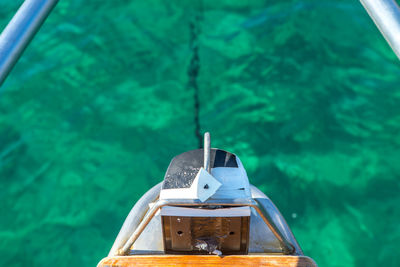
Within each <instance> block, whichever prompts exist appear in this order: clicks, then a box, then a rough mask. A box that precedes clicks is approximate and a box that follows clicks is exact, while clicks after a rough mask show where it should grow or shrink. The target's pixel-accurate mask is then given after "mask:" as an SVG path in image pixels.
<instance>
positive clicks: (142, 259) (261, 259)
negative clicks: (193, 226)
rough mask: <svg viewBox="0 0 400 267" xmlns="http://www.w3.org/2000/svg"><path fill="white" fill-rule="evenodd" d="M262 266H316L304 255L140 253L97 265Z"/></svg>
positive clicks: (125, 266) (107, 266)
mask: <svg viewBox="0 0 400 267" xmlns="http://www.w3.org/2000/svg"><path fill="white" fill-rule="evenodd" d="M239 265H240V266H243V267H244V266H264V267H316V266H317V265H316V264H315V262H314V261H313V260H312V259H311V258H309V257H304V256H300V257H297V256H268V255H245V256H243V255H240V256H239V255H235V256H224V257H218V256H208V255H207V256H205V255H152V256H150V255H140V256H118V257H107V258H104V259H103V260H102V261H101V262H100V263H99V264H98V265H97V267H111V266H112V267H117V266H118V267H127V266H129V267H130V266H149V267H150V266H151V267H156V266H216V267H217V266H239Z"/></svg>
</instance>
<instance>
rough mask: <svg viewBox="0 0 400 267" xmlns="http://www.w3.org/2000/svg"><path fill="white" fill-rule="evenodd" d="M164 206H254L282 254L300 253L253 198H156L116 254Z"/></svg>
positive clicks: (123, 250)
mask: <svg viewBox="0 0 400 267" xmlns="http://www.w3.org/2000/svg"><path fill="white" fill-rule="evenodd" d="M165 206H175V207H176V206H178V207H193V206H195V207H198V206H227V207H243V206H247V207H251V208H254V209H255V211H256V212H257V213H258V215H260V217H261V218H262V219H263V221H264V223H265V224H266V225H267V226H268V228H269V229H270V230H271V232H272V233H273V234H274V236H275V237H276V238H277V239H278V241H279V243H280V245H281V247H282V251H283V253H284V254H289V255H302V252H301V251H298V250H297V249H296V247H295V246H294V245H293V244H291V243H290V242H289V241H288V240H286V238H285V237H284V236H283V234H282V233H281V231H280V230H279V228H278V227H277V226H276V225H275V224H274V222H273V220H272V219H271V218H270V217H269V215H268V212H266V211H265V210H263V207H262V205H259V204H258V202H257V201H256V200H254V199H242V200H240V199H237V200H233V199H218V200H212V201H210V202H200V201H197V200H192V199H168V200H166V199H163V200H158V201H157V202H155V203H154V205H153V206H152V207H151V208H150V210H149V211H148V212H147V214H146V215H145V216H144V218H143V220H142V221H141V222H140V224H139V225H138V226H137V228H136V229H135V231H134V232H133V233H132V235H131V236H130V237H129V238H128V240H127V241H126V242H125V244H124V245H123V246H122V247H121V248H120V249H119V250H118V254H117V256H118V255H119V256H122V255H127V254H129V252H130V249H131V247H132V245H133V243H135V241H136V240H137V239H138V238H139V236H140V234H141V233H142V232H143V230H144V229H145V228H146V226H147V225H148V224H149V223H150V221H151V219H152V218H153V217H154V216H155V214H156V213H157V211H158V210H159V209H161V208H162V207H165Z"/></svg>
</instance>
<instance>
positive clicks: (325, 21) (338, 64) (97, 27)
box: [0, 0, 400, 267]
mask: <svg viewBox="0 0 400 267" xmlns="http://www.w3.org/2000/svg"><path fill="white" fill-rule="evenodd" d="M21 2H22V1H1V2H0V27H4V26H5V25H6V23H7V21H8V20H9V19H10V18H11V17H12V14H13V13H14V12H15V11H16V10H17V8H18V6H19V5H20V3H21ZM399 84H400V65H399V61H398V60H397V59H396V57H395V55H394V54H393V52H392V51H391V50H390V48H389V47H388V45H387V44H386V43H385V41H384V39H383V38H382V37H381V36H380V34H379V32H378V30H377V29H376V28H375V26H374V25H373V23H372V21H371V20H370V19H369V17H368V16H367V14H366V12H365V11H364V10H363V8H362V6H361V5H360V3H359V2H358V1H321V0H308V1H305V0H297V1H282V0H280V1H260V0H253V1H239V0H238V1H227V0H224V1H209V0H204V1H189V0H187V1H161V0H160V1H156V0H151V1H116V0H113V1H81V0H70V1H60V3H59V4H58V6H57V7H56V9H55V10H54V12H53V13H52V14H51V16H50V17H49V19H48V20H47V21H46V23H45V25H44V26H43V28H42V29H41V30H40V32H39V34H38V35H37V36H36V38H35V39H34V41H33V42H32V44H31V46H30V47H29V48H28V49H27V51H26V52H25V53H24V55H23V57H22V58H21V60H20V62H19V63H18V65H17V66H16V68H15V69H14V70H13V71H12V73H11V75H10V77H9V78H8V80H7V81H6V83H5V84H4V85H3V87H1V88H0V216H1V217H0V218H1V220H0V256H1V257H0V266H54V265H57V266H59V267H62V266H78V265H81V266H95V264H96V263H97V262H98V261H99V260H100V259H101V258H102V257H103V256H105V255H106V254H107V253H108V250H109V249H110V247H111V245H112V243H113V241H114V238H115V236H116V235H117V233H118V230H119V228H120V226H121V224H122V222H123V220H124V218H125V216H126V215H127V214H128V212H129V210H130V209H131V207H132V205H133V204H134V203H135V201H136V200H137V199H138V198H139V197H140V196H141V195H142V194H143V193H144V192H145V191H146V190H147V189H149V188H150V187H151V186H152V185H154V184H155V183H157V182H159V181H161V179H162V178H163V175H164V172H165V171H166V168H167V166H168V163H169V161H170V159H171V158H172V157H173V156H175V155H176V154H179V153H181V152H184V151H187V150H190V149H194V148H197V146H198V138H197V136H196V132H197V134H198V132H201V133H202V132H204V131H210V132H211V135H212V143H213V146H215V147H219V148H223V149H226V150H229V151H232V152H234V153H236V154H237V155H238V156H239V157H240V158H241V161H242V162H243V164H244V166H245V167H246V169H247V171H248V175H249V178H250V181H251V183H253V184H255V185H256V186H258V187H259V188H260V189H262V190H263V191H264V192H265V193H266V194H267V195H268V196H270V198H271V199H272V200H273V201H274V202H275V204H276V205H277V206H278V208H279V209H280V210H281V212H282V213H283V215H284V216H285V218H286V219H287V221H288V223H289V225H290V226H291V228H292V230H293V232H294V234H295V236H296V237H297V239H298V241H299V243H300V245H301V246H302V248H303V250H304V252H305V254H307V255H309V256H311V257H313V258H314V259H315V260H316V261H317V263H318V264H319V266H363V267H364V266H400V256H399V255H400V254H399V253H398V244H399V242H400V228H399V219H400V209H399V202H400V194H399V192H400V190H399V189H400V178H399V177H400V150H399V148H400V135H399V133H400V86H399ZM196 103H197V104H196ZM196 106H197V107H198V108H196ZM196 114H198V120H197V119H196Z"/></svg>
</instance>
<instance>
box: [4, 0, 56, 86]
mask: <svg viewBox="0 0 400 267" xmlns="http://www.w3.org/2000/svg"><path fill="white" fill-rule="evenodd" d="M57 2H58V0H25V1H24V3H23V4H22V5H21V7H20V8H19V9H18V11H17V13H15V15H14V17H13V18H12V19H11V21H10V22H9V23H8V25H7V26H6V28H5V29H4V30H3V32H2V33H1V35H0V86H1V85H2V84H3V82H4V80H5V79H6V77H7V76H8V74H9V73H10V71H11V70H12V68H13V67H14V65H15V64H16V63H17V61H18V59H19V58H20V56H21V55H22V53H23V52H24V50H25V48H26V47H27V46H28V44H29V43H30V41H31V40H32V38H33V37H34V36H35V34H36V33H37V31H38V30H39V29H40V26H42V24H43V22H44V21H45V20H46V18H47V16H48V15H49V14H50V12H51V11H52V10H53V8H54V7H55V5H56V4H57Z"/></svg>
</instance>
